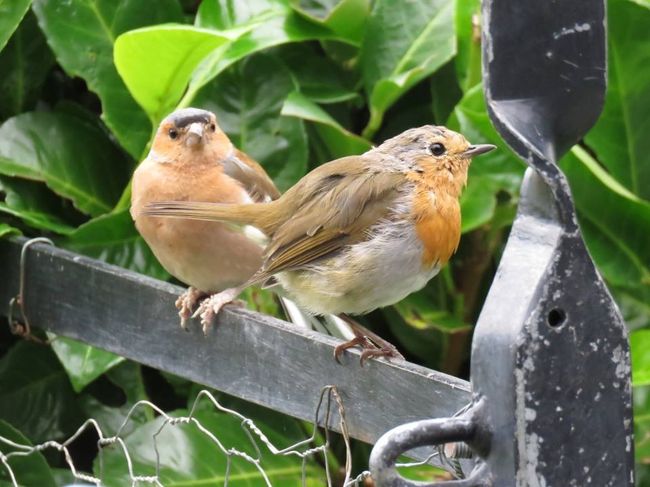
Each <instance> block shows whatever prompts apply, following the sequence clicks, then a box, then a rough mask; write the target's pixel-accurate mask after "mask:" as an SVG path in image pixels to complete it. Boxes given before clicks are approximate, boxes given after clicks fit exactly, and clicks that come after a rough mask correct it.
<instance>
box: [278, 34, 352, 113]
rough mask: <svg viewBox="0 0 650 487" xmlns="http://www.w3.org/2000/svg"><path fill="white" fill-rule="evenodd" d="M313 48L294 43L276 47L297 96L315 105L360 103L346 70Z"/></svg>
mask: <svg viewBox="0 0 650 487" xmlns="http://www.w3.org/2000/svg"><path fill="white" fill-rule="evenodd" d="M319 51H320V50H319V48H318V47H317V46H312V45H310V44H307V43H294V44H289V45H286V46H282V47H280V48H277V50H276V54H277V55H278V56H279V57H280V58H281V59H282V61H283V62H284V63H285V64H286V65H287V67H288V68H289V69H290V70H291V74H292V75H293V77H294V78H295V79H296V82H297V83H298V85H299V86H300V93H302V94H303V95H305V96H306V97H307V98H309V99H310V100H312V101H314V102H317V103H340V102H344V101H349V100H355V101H358V100H361V96H360V95H359V94H358V93H357V92H356V91H355V88H354V85H355V80H354V79H353V74H352V72H351V71H350V70H346V69H344V68H342V67H341V66H340V65H339V64H337V63H335V62H334V61H332V59H330V58H329V57H327V56H325V55H323V54H322V53H321V52H319Z"/></svg>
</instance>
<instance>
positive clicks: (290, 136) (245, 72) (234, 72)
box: [195, 54, 307, 190]
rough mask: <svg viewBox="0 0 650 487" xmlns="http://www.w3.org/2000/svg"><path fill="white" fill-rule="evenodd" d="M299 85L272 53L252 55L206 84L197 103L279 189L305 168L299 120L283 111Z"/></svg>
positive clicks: (303, 139)
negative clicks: (289, 96)
mask: <svg viewBox="0 0 650 487" xmlns="http://www.w3.org/2000/svg"><path fill="white" fill-rule="evenodd" d="M296 88H297V86H296V84H295V82H294V80H293V78H292V77H291V73H290V72H289V70H288V69H287V68H286V66H285V65H284V64H283V63H282V62H281V61H279V60H278V59H277V58H276V57H274V56H271V55H266V54H260V55H255V56H250V57H248V58H246V59H245V60H244V61H242V62H241V63H238V64H237V65H235V66H233V67H232V68H231V69H229V70H228V71H227V72H225V73H223V74H222V75H221V76H219V77H218V78H217V79H215V80H214V81H213V82H212V83H210V84H209V85H208V86H206V87H205V88H204V89H203V90H202V91H201V93H200V94H199V95H198V96H197V98H196V100H195V105H196V106H200V107H203V108H206V109H208V110H212V111H213V112H215V113H216V114H217V120H218V121H219V124H220V125H221V127H222V128H223V130H224V131H225V132H226V133H227V134H228V135H229V136H230V138H231V139H232V141H233V143H234V144H235V145H236V146H237V147H239V148H240V149H241V150H243V151H244V152H246V153H247V154H249V155H250V156H251V157H253V158H254V159H256V160H257V161H259V162H260V164H262V165H263V166H264V169H266V171H267V172H268V173H269V175H270V176H271V177H272V178H273V179H274V181H275V183H276V184H277V185H278V187H279V188H280V189H281V190H283V189H286V188H288V187H290V186H291V185H292V184H293V183H295V182H296V181H297V180H298V179H299V178H300V177H302V176H303V175H304V174H305V172H306V169H307V139H306V135H305V130H304V126H303V122H302V121H301V120H299V119H296V118H294V117H285V116H283V115H282V114H281V112H282V107H283V105H284V101H285V99H286V98H287V96H288V95H289V94H290V93H292V92H293V91H294V90H295V89H296Z"/></svg>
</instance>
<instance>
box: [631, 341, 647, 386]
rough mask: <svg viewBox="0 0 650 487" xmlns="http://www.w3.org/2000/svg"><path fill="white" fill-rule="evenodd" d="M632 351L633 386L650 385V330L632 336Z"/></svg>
mask: <svg viewBox="0 0 650 487" xmlns="http://www.w3.org/2000/svg"><path fill="white" fill-rule="evenodd" d="M630 347H631V349H632V385H633V386H634V387H639V386H647V385H650V330H636V331H635V332H634V333H632V334H631V335H630Z"/></svg>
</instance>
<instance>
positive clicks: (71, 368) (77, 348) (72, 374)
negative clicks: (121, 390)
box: [48, 333, 124, 392]
mask: <svg viewBox="0 0 650 487" xmlns="http://www.w3.org/2000/svg"><path fill="white" fill-rule="evenodd" d="M48 338H49V339H50V344H51V345H52V350H54V353H56V356H57V357H58V358H59V361H60V362H61V364H62V365H63V368H64V369H65V371H66V372H67V374H68V377H69V378H70V383H71V384H72V388H73V389H74V390H75V391H76V392H79V391H81V390H82V389H83V388H84V387H86V386H87V385H88V384H90V383H91V382H92V381H94V380H95V379H96V378H97V377H99V376H100V375H102V374H103V373H104V372H106V371H107V370H109V369H111V368H112V367H115V366H116V365H117V364H119V363H120V362H122V361H123V360H124V358H122V357H120V356H118V355H115V354H114V353H110V352H107V351H105V350H101V349H99V348H95V347H91V346H90V345H86V344H85V343H83V342H79V341H77V340H73V339H72V338H66V337H57V336H56V335H55V334H54V333H48Z"/></svg>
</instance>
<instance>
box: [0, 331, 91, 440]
mask: <svg viewBox="0 0 650 487" xmlns="http://www.w3.org/2000/svg"><path fill="white" fill-rule="evenodd" d="M0 417H1V418H3V419H4V420H5V421H7V422H9V423H11V424H12V425H13V426H14V427H16V428H18V429H19V430H20V431H22V432H23V433H24V434H25V436H27V437H28V438H29V439H30V440H31V441H34V442H36V443H41V442H43V441H46V440H56V439H62V438H63V437H65V436H66V435H68V434H70V433H71V432H72V430H73V429H74V428H75V427H77V426H78V425H79V424H80V423H81V422H82V420H83V419H82V417H81V415H80V412H79V409H78V408H77V405H76V403H75V395H74V392H73V391H72V388H71V387H70V383H69V382H68V377H67V375H66V373H65V371H64V370H63V368H62V367H61V364H60V363H59V361H58V360H57V359H56V356H55V355H54V353H52V351H51V350H50V349H49V347H46V346H44V345H39V344H35V343H31V342H26V341H22V342H18V343H17V344H16V345H14V346H13V347H11V349H10V350H9V351H8V352H7V354H6V355H5V356H4V357H2V359H0Z"/></svg>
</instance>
